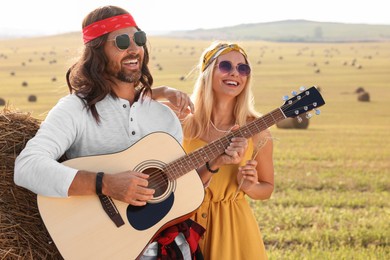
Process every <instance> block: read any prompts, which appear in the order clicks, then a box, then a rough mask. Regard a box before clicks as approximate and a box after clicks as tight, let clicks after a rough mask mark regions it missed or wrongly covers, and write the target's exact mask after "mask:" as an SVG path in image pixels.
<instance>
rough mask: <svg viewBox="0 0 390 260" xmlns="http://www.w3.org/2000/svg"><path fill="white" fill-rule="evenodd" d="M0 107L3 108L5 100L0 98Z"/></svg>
mask: <svg viewBox="0 0 390 260" xmlns="http://www.w3.org/2000/svg"><path fill="white" fill-rule="evenodd" d="M0 106H5V100H4V98H0Z"/></svg>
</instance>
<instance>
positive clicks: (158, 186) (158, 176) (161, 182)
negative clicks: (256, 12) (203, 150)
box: [149, 105, 290, 188]
mask: <svg viewBox="0 0 390 260" xmlns="http://www.w3.org/2000/svg"><path fill="white" fill-rule="evenodd" d="M287 106H290V105H287ZM277 110H278V109H276V111H277ZM270 115H271V116H272V114H271V113H270V114H267V115H265V116H264V117H266V116H270ZM260 119H261V120H262V121H264V122H265V125H266V126H267V127H268V125H273V124H274V123H275V121H276V120H275V119H273V118H272V119H271V118H260ZM248 126H249V127H250V128H249V129H251V128H252V129H253V127H256V130H257V132H258V127H257V125H256V124H254V125H250V124H248ZM241 130H242V129H241ZM237 131H238V132H240V129H238V130H237ZM225 137H226V136H225ZM221 139H223V138H221ZM221 139H219V140H221ZM191 155H194V154H191ZM194 159H196V160H197V162H199V161H198V158H197V157H195V158H194ZM180 160H181V161H182V160H183V157H182V158H179V159H177V160H176V161H180ZM176 161H173V162H172V163H170V164H167V165H166V167H165V168H167V169H168V170H169V168H172V167H170V166H169V165H172V164H175V162H176ZM187 161H188V160H187ZM187 161H186V160H184V162H187ZM192 170H193V169H192ZM158 172H163V169H158V170H157V171H154V172H152V173H150V175H153V174H154V175H153V176H152V177H151V178H150V179H149V180H150V181H152V180H157V179H161V178H164V177H163V176H161V175H155V174H156V173H158ZM188 172H189V171H188ZM167 179H169V178H167ZM166 182H167V181H166V179H163V180H159V182H156V183H155V185H156V187H157V188H161V187H163V186H165V183H166ZM160 185H161V186H160Z"/></svg>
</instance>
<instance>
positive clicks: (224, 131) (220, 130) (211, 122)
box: [210, 120, 235, 133]
mask: <svg viewBox="0 0 390 260" xmlns="http://www.w3.org/2000/svg"><path fill="white" fill-rule="evenodd" d="M210 124H211V126H212V127H213V128H214V129H215V130H217V131H218V132H220V133H229V132H230V131H231V130H232V128H233V127H234V125H235V124H234V125H233V126H232V127H230V128H229V130H222V129H219V128H218V127H216V126H215V125H214V123H213V121H211V120H210Z"/></svg>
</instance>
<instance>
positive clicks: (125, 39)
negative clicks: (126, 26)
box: [115, 34, 130, 50]
mask: <svg viewBox="0 0 390 260" xmlns="http://www.w3.org/2000/svg"><path fill="white" fill-rule="evenodd" d="M115 44H116V46H117V47H118V48H119V49H121V50H127V48H129V46H130V38H129V35H127V34H122V35H118V36H117V37H116V38H115Z"/></svg>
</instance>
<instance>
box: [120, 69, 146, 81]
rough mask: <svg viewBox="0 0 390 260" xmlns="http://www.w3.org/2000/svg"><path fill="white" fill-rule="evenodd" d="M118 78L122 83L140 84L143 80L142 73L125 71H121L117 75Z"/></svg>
mask: <svg viewBox="0 0 390 260" xmlns="http://www.w3.org/2000/svg"><path fill="white" fill-rule="evenodd" d="M116 78H117V79H118V80H120V81H123V82H127V83H137V82H139V80H140V78H141V72H140V71H136V72H131V73H127V74H126V73H124V71H123V70H121V71H119V72H118V74H117V75H116Z"/></svg>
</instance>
